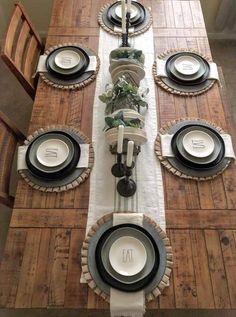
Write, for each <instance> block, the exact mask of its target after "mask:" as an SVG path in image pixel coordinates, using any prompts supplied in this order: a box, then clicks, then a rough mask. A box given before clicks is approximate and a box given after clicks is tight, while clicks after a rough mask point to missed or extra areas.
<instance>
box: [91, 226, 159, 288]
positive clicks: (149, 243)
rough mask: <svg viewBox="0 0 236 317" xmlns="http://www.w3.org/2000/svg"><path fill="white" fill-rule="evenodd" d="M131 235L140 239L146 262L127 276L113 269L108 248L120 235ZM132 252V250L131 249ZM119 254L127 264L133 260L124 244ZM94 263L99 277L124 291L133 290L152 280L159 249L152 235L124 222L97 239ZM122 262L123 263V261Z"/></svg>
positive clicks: (157, 264) (133, 255)
mask: <svg viewBox="0 0 236 317" xmlns="http://www.w3.org/2000/svg"><path fill="white" fill-rule="evenodd" d="M125 236H127V237H133V238H135V239H137V240H138V241H140V242H141V243H142V244H143V246H144V248H145V250H146V256H147V262H146V264H145V265H144V268H143V269H142V270H141V271H140V272H138V273H137V274H134V275H131V276H127V275H122V274H120V272H117V271H116V270H114V268H113V267H112V265H111V259H110V256H111V255H110V254H109V253H110V250H111V248H112V245H113V244H114V243H115V242H116V241H118V240H119V238H121V237H125ZM133 252H134V251H133ZM118 255H121V257H122V259H121V260H122V261H123V260H124V261H125V262H126V264H127V265H132V263H131V261H134V260H135V254H134V253H132V250H130V249H128V247H127V245H124V249H122V253H121V254H119V253H118ZM96 263H97V269H98V272H99V274H100V276H101V278H102V279H103V280H104V281H105V282H106V283H107V284H109V285H110V286H112V287H114V288H117V289H119V290H122V291H126V292H135V291H138V290H140V289H142V288H144V287H145V286H146V285H147V284H148V283H150V281H152V279H153V277H154V275H155V274H156V272H157V270H158V266H159V251H158V248H157V245H156V243H155V241H154V240H153V238H152V236H151V235H150V234H149V233H148V232H147V231H146V230H145V229H144V228H142V227H139V226H136V225H132V224H124V225H119V226H115V227H112V228H110V229H109V230H107V231H106V232H105V233H104V234H103V235H102V236H101V238H100V239H99V241H98V244H97V247H96ZM123 264H124V263H123Z"/></svg>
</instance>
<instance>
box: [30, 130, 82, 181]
mask: <svg viewBox="0 0 236 317" xmlns="http://www.w3.org/2000/svg"><path fill="white" fill-rule="evenodd" d="M55 132H56V133H57V134H62V135H64V136H66V137H67V138H68V139H70V141H71V142H72V143H73V146H74V155H73V158H72V160H71V161H70V162H69V164H67V165H66V166H65V167H64V168H62V169H61V170H60V171H57V172H50V173H47V172H44V171H42V170H40V169H38V168H37V167H36V166H34V165H33V164H32V163H31V160H30V155H31V153H30V151H31V147H32V146H33V143H34V142H35V141H36V140H38V139H39V138H40V137H41V136H42V135H40V136H39V137H37V138H36V139H35V140H34V141H33V142H32V143H31V144H30V145H29V147H28V149H27V152H26V157H25V160H26V164H27V166H28V169H29V171H30V172H31V173H32V174H33V175H34V176H36V177H39V178H43V179H48V180H56V179H63V178H64V177H65V176H67V175H68V174H70V173H71V172H72V171H73V170H74V169H75V168H76V166H77V164H78V161H79V159H80V154H81V149H80V145H79V144H78V142H76V140H75V139H74V138H73V137H71V136H70V135H69V134H67V133H64V132H61V131H53V132H48V133H45V134H48V135H50V134H53V133H55Z"/></svg>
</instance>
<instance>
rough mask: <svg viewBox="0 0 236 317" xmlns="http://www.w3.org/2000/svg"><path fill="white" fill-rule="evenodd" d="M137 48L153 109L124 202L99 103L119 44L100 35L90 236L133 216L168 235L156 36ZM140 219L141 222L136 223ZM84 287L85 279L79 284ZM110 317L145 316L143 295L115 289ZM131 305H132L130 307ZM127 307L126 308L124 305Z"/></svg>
mask: <svg viewBox="0 0 236 317" xmlns="http://www.w3.org/2000/svg"><path fill="white" fill-rule="evenodd" d="M132 43H134V48H136V49H141V50H142V51H143V53H144V55H145V72H146V76H145V79H143V80H142V81H141V84H140V86H141V87H144V88H147V87H148V88H149V90H150V92H149V94H148V96H147V102H148V105H149V108H148V110H147V111H146V113H145V114H144V115H145V130H146V132H147V137H148V141H147V143H146V144H144V145H142V146H141V153H139V155H138V156H137V158H136V160H135V161H136V162H135V165H136V166H135V168H134V169H133V179H134V180H135V182H136V183H137V191H136V194H135V195H134V196H132V197H130V198H124V197H121V196H120V195H119V194H118V193H117V190H116V185H117V182H118V180H119V179H116V178H115V177H114V176H113V175H112V174H111V167H112V165H113V164H114V163H115V161H116V157H115V156H114V155H112V154H111V153H110V151H109V145H108V143H107V142H106V139H105V133H104V131H103V128H104V125H105V120H104V118H105V114H104V110H105V107H106V105H105V104H103V103H102V102H101V101H100V100H99V98H98V97H99V95H101V94H103V92H104V90H105V85H106V84H107V83H111V77H110V73H109V54H110V52H111V51H112V50H114V49H116V48H118V47H119V45H120V39H119V38H118V37H115V36H113V35H111V34H109V33H106V32H105V31H103V30H102V29H100V35H99V52H98V55H99V57H100V59H101V67H100V71H99V73H98V77H97V81H96V91H95V97H94V108H93V135H92V141H93V144H94V151H95V162H94V167H93V170H92V173H91V176H90V196H89V210H88V219H87V228H86V229H87V232H88V230H89V229H90V227H91V226H92V225H93V224H94V223H95V222H96V221H97V220H98V219H99V218H101V217H102V216H104V215H105V214H107V213H110V212H112V211H114V212H115V211H119V212H120V211H131V212H136V213H145V214H146V215H147V216H149V217H151V218H152V219H154V220H155V221H156V222H157V223H158V224H159V225H160V226H161V227H162V229H164V230H165V209H164V192H163V181H162V174H161V166H160V162H159V161H158V160H157V158H156V156H155V152H154V143H155V139H156V135H157V130H158V127H157V111H156V107H157V105H156V98H155V83H154V79H153V74H152V65H153V61H154V43H153V30H152V28H150V29H149V30H148V31H147V32H146V33H144V34H142V35H140V36H137V37H135V38H134V39H132ZM138 219H139V216H137V221H138ZM81 281H83V279H82V280H81ZM110 295H111V297H110V311H111V316H112V317H113V316H121V315H122V316H125V317H128V316H129V317H141V316H143V314H144V313H145V295H144V292H136V293H131V294H129V298H128V297H127V293H125V292H120V291H118V290H116V289H113V288H111V294H110ZM127 299H128V302H127ZM126 302H127V304H126Z"/></svg>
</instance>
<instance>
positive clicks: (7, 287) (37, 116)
mask: <svg viewBox="0 0 236 317" xmlns="http://www.w3.org/2000/svg"><path fill="white" fill-rule="evenodd" d="M106 2H107V1H105V0H97V1H92V0H87V1H85V0H84V1H83V0H54V7H53V12H52V18H51V23H50V29H49V36H48V39H47V47H50V46H51V45H54V44H57V43H62V42H63V43H65V42H71V41H77V42H79V43H82V44H84V45H88V46H89V47H91V48H93V49H94V50H95V51H97V50H98V37H99V28H98V25H97V14H98V11H99V9H100V7H101V5H102V4H105V3H106ZM140 2H142V3H143V4H145V5H147V6H150V7H152V12H153V21H154V22H153V28H154V40H155V51H156V54H159V53H161V52H162V51H165V50H167V49H170V48H190V49H196V50H198V51H200V52H202V53H203V54H207V55H209V56H210V49H209V44H208V39H207V35H206V30H205V26H204V21H203V17H202V12H201V8H200V2H199V1H198V0H191V1H188V0H182V1H176V0H152V1H151V0H145V1H140ZM94 91H95V83H92V84H91V85H90V86H88V87H86V88H85V89H83V90H82V91H77V92H73V93H71V92H64V91H58V90H56V89H53V88H51V87H48V86H46V85H45V84H44V83H42V82H40V84H39V87H38V90H37V95H36V99H35V102H34V108H33V113H32V118H31V125H30V132H32V131H34V130H35V129H37V128H39V127H42V126H45V124H67V125H70V126H76V127H79V128H80V129H81V130H82V131H83V132H84V133H85V134H86V135H87V136H89V137H91V131H92V106H93V96H94ZM156 99H157V107H158V109H157V110H158V119H159V126H163V125H164V124H166V123H167V122H168V121H171V120H174V119H177V118H183V117H200V118H203V119H207V120H210V121H213V122H214V123H216V124H217V125H219V126H221V127H222V128H223V129H225V131H227V132H230V133H231V134H232V135H233V137H234V140H235V137H236V133H235V131H234V129H233V127H232V126H231V120H230V118H231V114H230V109H229V108H228V106H227V100H226V96H225V93H224V91H222V89H220V88H219V87H218V85H214V87H213V88H212V89H211V90H210V91H208V92H207V93H205V94H204V95H201V96H198V97H194V98H184V97H176V96H174V95H170V94H168V93H166V92H165V91H163V90H162V89H160V88H158V87H157V88H156ZM163 178H164V186H165V202H166V216H167V232H168V235H169V238H170V240H171V244H172V247H173V253H174V268H173V274H172V277H171V281H170V287H169V288H167V289H165V291H164V294H163V295H162V296H160V297H159V298H158V300H156V301H153V302H151V303H150V304H149V305H148V315H150V316H151V315H152V314H153V316H154V314H155V316H157V314H158V312H159V309H163V310H164V312H163V314H167V315H166V316H168V310H169V309H171V310H173V309H175V310H176V309H177V310H179V309H181V310H185V309H186V310H189V312H190V311H191V312H192V310H196V309H197V310H199V309H204V311H206V310H212V309H214V316H216V315H217V314H218V316H222V315H221V314H222V309H224V313H225V314H227V313H228V312H229V314H231V313H233V309H235V308H236V283H235V280H236V167H235V164H234V165H231V166H230V167H229V168H228V169H227V170H226V171H225V172H224V174H223V175H222V176H219V177H217V178H216V179H215V180H212V181H208V182H199V183H198V182H195V181H191V180H182V179H180V178H178V177H176V176H173V175H172V174H170V173H168V172H167V171H165V170H164V169H163ZM88 199H89V180H88V181H86V182H85V183H84V184H83V185H82V186H80V187H79V188H77V189H75V190H71V191H68V192H66V193H60V194H56V193H41V192H38V191H36V190H33V189H31V188H30V187H29V186H28V185H27V184H26V183H25V182H24V181H23V180H21V181H20V182H19V185H18V190H17V196H16V202H15V208H14V211H13V217H12V221H11V224H10V230H9V235H8V239H7V245H6V250H5V255H4V258H3V261H2V263H1V271H0V306H1V307H2V308H15V309H18V308H44V309H46V308H53V309H55V308H60V309H69V308H71V309H72V308H75V309H77V310H78V311H77V312H79V315H80V316H82V315H81V314H85V315H86V314H87V316H88V315H89V316H92V315H93V314H94V315H99V314H100V315H101V316H105V315H108V314H109V306H108V305H107V304H106V303H105V302H104V301H103V300H102V299H100V298H99V297H98V296H97V295H94V293H93V292H92V291H91V290H90V289H88V288H87V286H86V285H84V284H80V283H79V280H80V273H81V271H80V270H81V268H80V248H81V244H82V241H83V239H84V230H85V227H86V219H87V209H88ZM95 309H97V310H96V311H95ZM88 310H89V311H88ZM228 310H229V311H228ZM16 311H18V310H16ZM170 314H171V313H170ZM163 316H165V315H163ZM171 316H173V315H171Z"/></svg>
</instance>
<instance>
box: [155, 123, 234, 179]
mask: <svg viewBox="0 0 236 317" xmlns="http://www.w3.org/2000/svg"><path fill="white" fill-rule="evenodd" d="M182 122H186V123H187V122H189V123H192V122H196V123H199V124H206V125H210V126H211V127H212V128H213V129H215V130H217V131H218V132H219V133H220V134H223V133H225V132H224V130H223V129H221V128H220V127H218V126H217V125H215V124H214V123H212V122H210V121H207V120H203V119H198V118H197V119H196V118H182V119H178V120H173V121H171V122H168V123H167V124H166V126H164V127H162V128H161V129H160V131H159V133H158V135H157V138H156V141H155V148H154V149H155V153H156V155H157V157H158V159H159V160H160V162H161V164H162V165H163V166H164V167H165V168H166V169H167V170H168V171H169V172H171V173H172V174H174V175H176V176H179V177H181V178H185V179H192V180H196V181H207V180H211V179H214V178H216V177H217V176H218V175H220V174H222V173H223V172H224V170H225V169H226V168H227V167H228V166H229V164H230V163H231V161H232V160H231V159H230V158H229V159H227V162H226V163H225V164H224V166H223V168H222V169H221V170H220V171H218V172H216V173H215V174H214V175H212V176H206V177H196V176H191V175H188V174H186V173H183V172H181V171H180V170H178V169H176V168H175V167H174V166H173V165H171V163H170V161H169V160H168V157H164V156H162V148H161V136H160V135H161V134H167V133H169V131H170V129H171V128H173V127H174V126H176V125H177V124H179V123H182Z"/></svg>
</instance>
